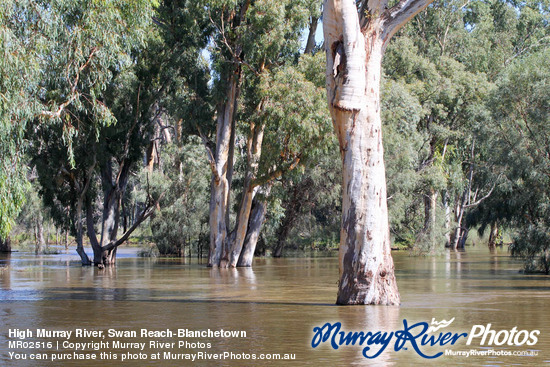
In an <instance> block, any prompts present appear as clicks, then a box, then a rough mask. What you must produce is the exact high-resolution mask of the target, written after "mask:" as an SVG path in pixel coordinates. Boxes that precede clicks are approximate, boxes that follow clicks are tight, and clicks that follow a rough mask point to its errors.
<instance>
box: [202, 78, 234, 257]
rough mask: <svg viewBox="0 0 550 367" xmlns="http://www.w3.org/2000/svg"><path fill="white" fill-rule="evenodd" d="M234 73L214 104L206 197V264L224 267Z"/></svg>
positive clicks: (226, 250)
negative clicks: (221, 99) (221, 100)
mask: <svg viewBox="0 0 550 367" xmlns="http://www.w3.org/2000/svg"><path fill="white" fill-rule="evenodd" d="M237 89H238V75H236V74H233V75H232V76H231V78H230V80H229V83H228V86H227V91H226V100H225V102H224V103H223V104H221V105H220V106H219V107H218V120H217V130H216V151H215V155H214V157H211V166H212V186H211V197H210V253H209V256H208V265H209V266H220V267H226V266H227V264H228V261H229V253H228V249H227V221H226V216H227V210H228V206H229V190H230V187H229V180H228V173H229V172H228V171H229V170H228V168H229V165H230V162H229V158H230V154H229V150H230V145H231V135H232V126H233V124H232V122H233V115H234V113H235V107H236V99H237Z"/></svg>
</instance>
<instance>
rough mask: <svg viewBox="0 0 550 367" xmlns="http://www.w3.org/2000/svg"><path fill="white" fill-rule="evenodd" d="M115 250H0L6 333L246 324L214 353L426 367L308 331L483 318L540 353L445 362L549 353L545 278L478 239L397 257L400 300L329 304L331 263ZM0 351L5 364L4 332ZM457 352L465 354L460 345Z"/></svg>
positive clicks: (461, 327)
mask: <svg viewBox="0 0 550 367" xmlns="http://www.w3.org/2000/svg"><path fill="white" fill-rule="evenodd" d="M126 251H127V250H126ZM119 255H121V258H120V259H119V261H118V264H117V267H115V268H106V269H103V270H99V269H96V268H90V267H84V268H83V267H81V266H79V264H78V261H77V259H76V258H74V257H71V256H69V255H55V256H53V255H43V256H38V257H35V256H34V255H29V254H23V253H14V254H12V255H11V257H10V256H2V257H0V267H3V268H2V269H3V270H0V296H1V298H0V300H1V301H0V322H2V324H3V325H4V327H3V330H7V329H8V328H15V327H16V328H27V327H28V328H31V329H35V328H38V327H41V328H54V329H74V328H76V327H82V328H93V329H108V328H120V329H125V330H135V329H139V328H150V329H156V330H158V329H163V328H189V329H195V330H200V329H205V328H215V329H218V328H224V329H231V330H246V331H247V332H248V333H249V335H251V337H249V338H246V340H238V341H235V340H231V339H224V340H217V341H216V345H215V347H216V349H217V350H220V351H223V350H232V351H236V352H239V351H240V352H250V351H256V352H264V353H295V354H296V355H297V361H295V363H292V365H315V366H319V365H327V364H332V365H339V364H342V363H343V362H345V364H346V365H349V364H352V365H366V364H368V365H380V366H391V365H422V366H424V365H426V364H430V363H433V364H442V363H443V362H442V361H441V360H439V361H433V362H430V361H427V360H424V359H422V358H420V357H418V356H416V354H415V353H414V352H412V351H404V350H402V351H399V352H394V351H393V348H392V346H389V347H388V349H387V350H386V351H384V353H382V354H381V355H380V356H379V357H378V358H376V359H375V360H372V361H370V360H366V359H365V358H364V357H363V355H362V348H361V347H358V346H345V347H342V348H340V349H338V350H333V349H332V348H330V347H329V346H326V345H323V346H320V347H318V348H316V349H312V348H311V347H310V343H311V338H312V335H313V328H314V327H315V326H322V325H323V324H324V323H326V322H336V321H340V322H341V323H342V327H343V330H346V331H395V330H398V329H402V328H403V319H407V320H408V321H409V323H416V322H421V321H426V322H430V321H431V320H432V318H434V319H436V320H443V319H445V320H449V319H452V318H453V317H454V318H455V321H454V322H453V324H452V325H451V326H450V327H449V330H452V331H453V332H469V331H470V329H471V328H472V326H473V325H475V324H488V323H491V324H492V325H493V328H494V329H508V330H509V329H511V328H513V327H514V326H518V328H519V329H526V330H531V329H540V330H541V337H540V339H539V340H540V341H539V343H538V344H537V345H536V349H537V350H540V351H541V353H540V354H541V356H540V357H537V358H527V357H523V358H520V357H516V358H512V359H505V360H503V359H499V358H483V357H476V358H469V359H461V358H458V357H448V358H447V359H445V362H446V363H445V364H449V365H461V364H464V365H472V364H474V365H482V364H487V363H489V364H492V365H495V364H506V365H508V364H512V363H517V364H520V365H521V364H524V365H537V364H540V363H542V362H543V361H545V360H549V359H550V358H549V357H548V355H545V354H550V353H545V351H546V350H549V347H550V337H549V336H550V325H549V324H548V322H547V320H548V317H549V316H550V311H547V307H546V306H547V300H548V298H549V297H550V286H549V285H548V283H547V282H548V280H550V277H548V276H539V275H536V276H526V275H522V274H519V273H518V269H519V267H520V264H519V263H518V262H517V261H515V260H514V259H511V258H510V257H508V255H507V254H506V252H504V251H502V250H500V251H499V250H497V251H496V253H489V251H488V250H485V249H482V248H480V246H478V247H477V248H476V249H474V250H473V251H470V250H469V251H468V252H451V251H449V252H446V253H445V254H444V255H443V256H441V257H426V258H415V257H409V256H408V254H406V253H397V254H395V264H396V269H397V280H398V283H399V288H400V291H401V297H402V305H401V307H337V306H334V301H335V295H336V280H337V278H338V261H337V259H336V258H312V259H308V258H292V259H259V261H257V263H256V264H255V266H254V268H244V269H217V268H206V267H205V266H204V265H203V264H198V263H197V261H196V260H195V261H191V262H190V261H181V260H179V259H175V260H172V259H143V258H137V257H135V254H134V255H132V254H131V253H129V252H125V251H124V249H122V251H120V253H119ZM0 348H3V349H2V357H1V358H2V359H1V360H2V361H3V362H6V361H7V360H6V354H5V348H6V335H5V332H3V333H2V334H0ZM457 348H458V349H459V350H466V349H468V347H467V346H465V345H464V343H462V344H460V345H459V346H458V347H457ZM457 348H455V349H457ZM4 364H5V363H4ZM28 365H29V366H32V365H33V364H32V362H31V361H29V364H28ZM35 365H37V366H38V365H41V364H35ZM67 365H71V363H70V362H69V363H68V364H67ZM73 365H76V364H73ZM78 365H84V364H78ZM159 365H166V366H169V365H172V363H169V362H166V363H164V362H160V363H159ZM206 365H212V366H214V365H216V366H217V365H219V364H218V363H211V364H208V363H206ZM233 365H240V364H233ZM255 365H262V363H257V364H255Z"/></svg>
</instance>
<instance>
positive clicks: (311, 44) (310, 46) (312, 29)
mask: <svg viewBox="0 0 550 367" xmlns="http://www.w3.org/2000/svg"><path fill="white" fill-rule="evenodd" d="M318 23H319V18H317V17H312V18H311V19H310V22H309V33H308V36H307V43H306V48H305V50H304V53H305V54H310V53H312V52H313V50H314V49H315V33H316V32H317V24H318Z"/></svg>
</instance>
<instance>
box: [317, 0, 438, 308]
mask: <svg viewBox="0 0 550 367" xmlns="http://www.w3.org/2000/svg"><path fill="white" fill-rule="evenodd" d="M429 3H430V1H429V0H427V1H420V0H416V1H414V0H413V1H407V0H402V1H400V2H399V3H398V4H397V5H395V6H394V7H392V8H391V9H388V3H387V1H365V2H360V3H359V4H357V5H356V2H355V1H354V0H326V1H325V4H324V13H323V27H324V34H325V45H326V51H327V95H328V102H329V108H330V112H331V115H332V120H333V124H334V128H335V131H336V135H337V136H338V141H339V144H340V152H341V155H342V163H343V185H342V187H343V199H342V227H341V232H340V249H339V252H340V256H339V257H340V259H339V261H340V280H339V285H338V297H337V301H336V303H337V304H341V305H353V304H385V305H398V304H399V303H400V298H399V292H398V289H397V282H396V280H395V274H394V264H393V259H392V257H391V247H390V236H389V224H388V210H387V203H386V177H385V167H384V150H383V146H382V126H381V125H382V124H381V116H380V79H381V67H382V66H381V65H382V56H383V53H384V50H385V47H386V45H387V42H388V41H389V39H390V38H391V36H392V35H393V34H394V33H395V32H396V31H397V29H399V27H401V26H402V25H403V24H404V23H406V22H407V21H408V20H409V19H410V18H411V17H413V16H414V15H415V14H416V13H418V12H419V11H420V10H422V9H423V8H424V7H426V6H427V5H428V4H429ZM358 7H359V10H358Z"/></svg>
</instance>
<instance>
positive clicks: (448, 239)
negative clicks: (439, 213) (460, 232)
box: [443, 192, 451, 247]
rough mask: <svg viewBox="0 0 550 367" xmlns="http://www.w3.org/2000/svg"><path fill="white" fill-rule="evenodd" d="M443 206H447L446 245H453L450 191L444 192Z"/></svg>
mask: <svg viewBox="0 0 550 367" xmlns="http://www.w3.org/2000/svg"><path fill="white" fill-rule="evenodd" d="M443 206H444V208H445V247H450V246H451V206H450V205H449V193H448V192H445V193H444V194H443Z"/></svg>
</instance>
